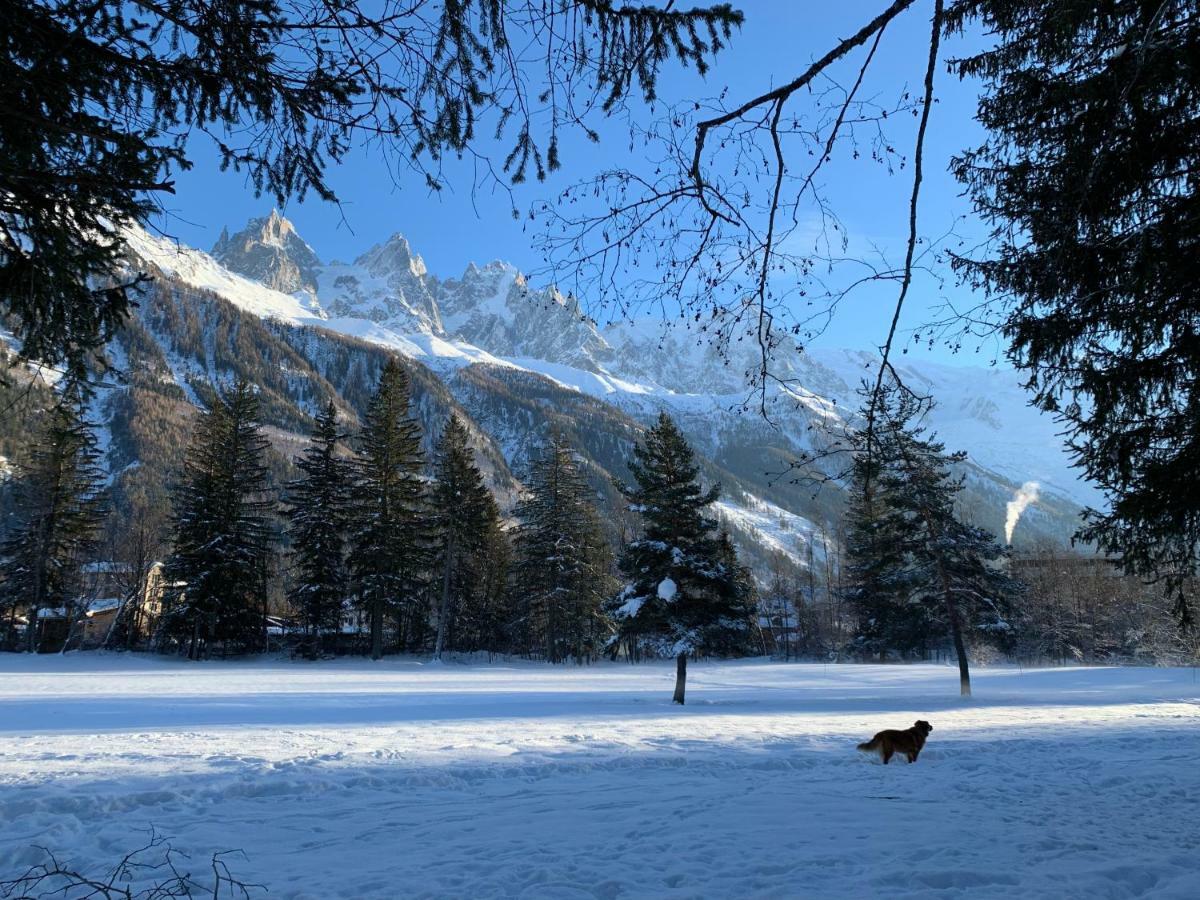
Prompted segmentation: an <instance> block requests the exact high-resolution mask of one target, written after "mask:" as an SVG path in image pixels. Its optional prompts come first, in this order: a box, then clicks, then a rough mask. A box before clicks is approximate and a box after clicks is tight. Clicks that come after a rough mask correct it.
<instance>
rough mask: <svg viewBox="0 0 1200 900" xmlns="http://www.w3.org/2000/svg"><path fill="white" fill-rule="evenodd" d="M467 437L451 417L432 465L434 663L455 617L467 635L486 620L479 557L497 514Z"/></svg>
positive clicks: (485, 548) (482, 568)
mask: <svg viewBox="0 0 1200 900" xmlns="http://www.w3.org/2000/svg"><path fill="white" fill-rule="evenodd" d="M469 438H470V436H469V435H468V434H467V429H466V428H465V427H464V426H463V423H462V422H461V421H460V420H459V418H458V417H457V416H455V415H453V414H451V416H450V418H449V419H448V420H447V421H446V427H445V428H443V429H442V436H441V439H440V440H439V441H438V448H437V457H436V461H435V481H434V485H433V495H432V507H433V533H434V536H435V548H436V554H437V560H436V566H435V570H436V571H437V573H438V575H439V576H440V584H439V599H438V625H437V638H436V640H435V642H434V650H433V653H434V656H435V657H436V658H438V659H440V658H441V656H442V652H443V651H444V650H445V648H446V642H447V640H448V638H449V633H450V629H451V625H452V623H453V622H455V620H456V619H458V618H460V617H461V618H462V619H463V620H465V622H464V623H470V624H469V625H468V630H469V631H476V632H478V631H479V630H480V626H481V625H482V623H483V622H484V621H485V620H486V619H487V618H489V616H488V611H487V606H488V603H487V601H488V599H489V598H488V596H487V591H486V585H485V584H484V575H485V574H486V572H487V566H486V564H485V560H484V559H483V554H484V553H485V552H487V551H488V549H489V537H493V538H494V533H495V531H496V530H497V529H498V527H499V521H500V510H499V509H498V507H497V506H496V501H495V498H493V497H492V492H491V491H490V490H488V487H487V485H486V484H484V481H483V475H482V474H481V473H480V471H479V467H478V466H476V465H475V454H474V452H473V451H472V450H471V447H470V444H469V443H468V441H469ZM472 620H474V621H472ZM472 625H473V626H474V627H471V626H472ZM476 637H477V635H476ZM472 643H474V642H472ZM462 649H473V648H467V647H462Z"/></svg>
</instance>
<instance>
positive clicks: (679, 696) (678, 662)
mask: <svg viewBox="0 0 1200 900" xmlns="http://www.w3.org/2000/svg"><path fill="white" fill-rule="evenodd" d="M686 688H687V654H686V653H680V654H679V655H678V656H677V657H675V696H674V697H672V698H671V702H672V703H678V704H679V705H680V706H683V693H684V691H685V690H686Z"/></svg>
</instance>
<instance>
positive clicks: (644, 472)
mask: <svg viewBox="0 0 1200 900" xmlns="http://www.w3.org/2000/svg"><path fill="white" fill-rule="evenodd" d="M633 456H634V458H633V460H631V461H630V463H629V470H630V472H631V473H632V474H633V478H634V485H633V486H628V487H625V488H624V489H623V491H624V494H625V497H626V499H627V500H628V501H629V503H630V506H631V508H632V509H633V510H635V511H636V512H639V513H641V516H642V521H643V523H644V533H643V535H642V536H641V537H640V538H637V539H636V540H633V541H631V542H630V543H628V544H627V545H626V546H625V549H624V552H623V553H622V555H621V561H620V572H621V575H622V577H623V579H624V580H625V582H626V584H625V587H624V589H623V590H622V591H621V593H620V594H619V595H617V597H616V598H615V599H614V600H612V601H611V602H610V608H611V611H612V614H613V617H614V618H615V619H616V622H617V627H618V634H617V638H616V641H615V642H614V644H613V646H614V648H615V647H616V646H617V645H618V644H619V643H624V645H625V646H626V648H627V650H628V651H629V652H631V653H632V654H640V653H642V652H645V651H649V652H652V653H655V654H658V655H664V656H674V657H675V658H676V681H675V695H674V701H675V702H676V703H683V702H684V694H685V686H686V680H687V658H688V656H689V655H692V654H711V653H725V654H728V653H736V652H742V651H744V649H745V648H746V647H747V646H748V641H749V637H750V625H751V622H752V618H753V614H754V607H753V602H754V596H753V586H752V584H751V582H750V581H749V579H748V578H747V577H746V573H745V570H744V569H742V567H741V566H739V565H738V564H737V554H736V552H734V550H733V545H732V544H731V543H730V542H729V540H728V538H727V537H724V536H721V535H718V534H717V533H716V527H717V525H716V522H715V521H714V520H713V519H711V518H709V517H708V515H707V510H708V508H709V507H710V506H711V505H712V504H713V503H714V502H715V501H716V500H717V498H718V496H719V495H720V488H719V487H718V486H715V485H714V486H713V487H712V488H710V489H709V490H707V491H706V490H704V489H703V488H701V486H700V482H699V474H700V473H699V467H698V466H697V465H696V462H695V458H694V455H693V453H692V448H691V447H690V446H689V445H688V442H687V441H686V440H685V438H684V436H683V433H682V432H680V430H679V428H678V426H676V424H675V423H674V422H673V421H672V420H671V418H670V417H669V416H668V415H667V414H666V413H662V414H660V415H659V418H658V421H657V422H656V423H655V425H654V427H653V428H651V429H650V430H649V431H647V432H646V434H645V436H644V438H643V440H642V441H641V443H640V444H638V445H637V446H636V447H634V451H633Z"/></svg>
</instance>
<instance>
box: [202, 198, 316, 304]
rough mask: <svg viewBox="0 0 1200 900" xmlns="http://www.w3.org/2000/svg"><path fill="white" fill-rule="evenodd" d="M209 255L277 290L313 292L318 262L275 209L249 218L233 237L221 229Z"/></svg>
mask: <svg viewBox="0 0 1200 900" xmlns="http://www.w3.org/2000/svg"><path fill="white" fill-rule="evenodd" d="M212 255H213V257H214V258H215V259H216V260H217V261H218V262H220V263H221V264H222V265H223V266H225V267H226V268H227V269H230V270H231V271H233V272H237V273H238V274H239V275H244V276H246V277H247V278H253V279H254V280H255V281H258V282H261V283H262V284H265V285H266V286H267V287H270V288H274V289H275V290H277V291H282V292H284V293H286V294H293V293H295V292H296V291H307V292H309V293H315V292H316V289H317V271H318V270H319V269H320V267H321V260H320V259H319V258H318V257H317V254H316V253H315V252H314V251H313V249H312V247H310V246H309V245H308V244H307V243H306V242H305V241H304V239H303V238H301V237H300V235H299V233H298V232H297V231H296V227H295V226H294V225H293V224H292V223H291V222H290V221H289V220H288V219H286V218H284V216H283V215H282V214H281V213H280V212H279V210H277V209H272V210H271V213H270V215H267V216H262V217H260V218H256V219H251V220H250V221H249V222H247V223H246V227H245V228H243V229H242V230H241V231H239V232H237V233H236V234H233V235H230V234H229V230H228V229H227V228H222V229H221V236H220V237H219V238H218V239H217V243H216V244H215V245H214V246H213V249H212Z"/></svg>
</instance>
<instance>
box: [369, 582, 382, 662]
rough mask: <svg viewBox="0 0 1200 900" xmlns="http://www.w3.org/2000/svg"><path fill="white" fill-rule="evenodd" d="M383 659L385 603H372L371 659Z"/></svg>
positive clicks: (373, 601)
mask: <svg viewBox="0 0 1200 900" xmlns="http://www.w3.org/2000/svg"><path fill="white" fill-rule="evenodd" d="M382 658H383V601H382V600H380V599H379V598H378V597H376V598H375V599H373V600H372V601H371V659H382Z"/></svg>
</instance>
